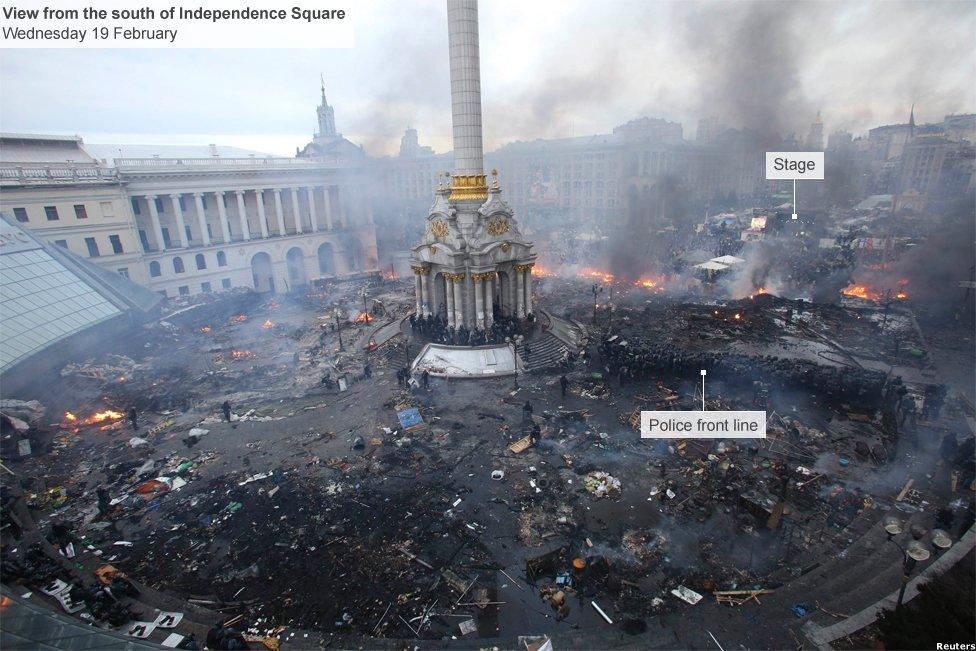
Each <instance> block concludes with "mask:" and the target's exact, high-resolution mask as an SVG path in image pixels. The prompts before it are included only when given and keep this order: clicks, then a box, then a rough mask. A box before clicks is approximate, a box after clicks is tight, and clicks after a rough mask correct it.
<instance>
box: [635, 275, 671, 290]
mask: <svg viewBox="0 0 976 651" xmlns="http://www.w3.org/2000/svg"><path fill="white" fill-rule="evenodd" d="M663 283H664V280H663V279H661V278H648V277H643V278H639V279H637V280H635V281H634V285H636V286H637V287H643V288H644V289H653V290H660V289H662V285H663Z"/></svg>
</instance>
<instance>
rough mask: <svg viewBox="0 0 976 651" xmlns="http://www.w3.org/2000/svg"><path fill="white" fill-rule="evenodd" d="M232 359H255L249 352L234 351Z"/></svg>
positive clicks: (231, 354) (231, 355)
mask: <svg viewBox="0 0 976 651" xmlns="http://www.w3.org/2000/svg"><path fill="white" fill-rule="evenodd" d="M230 357H231V359H247V358H248V357H254V353H252V352H251V351H249V350H234V351H231V353H230Z"/></svg>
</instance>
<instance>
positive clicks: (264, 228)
mask: <svg viewBox="0 0 976 651" xmlns="http://www.w3.org/2000/svg"><path fill="white" fill-rule="evenodd" d="M254 199H255V201H257V202H258V221H259V222H260V223H261V239H263V240H266V239H268V217H267V215H265V214H264V190H255V191H254Z"/></svg>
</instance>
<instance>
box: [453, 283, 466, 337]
mask: <svg viewBox="0 0 976 651" xmlns="http://www.w3.org/2000/svg"><path fill="white" fill-rule="evenodd" d="M460 276H461V280H457V281H454V327H456V328H460V327H461V326H462V325H464V281H465V277H464V274H460Z"/></svg>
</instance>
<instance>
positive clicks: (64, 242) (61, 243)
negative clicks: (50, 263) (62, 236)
mask: <svg viewBox="0 0 976 651" xmlns="http://www.w3.org/2000/svg"><path fill="white" fill-rule="evenodd" d="M54 243H55V244H57V245H58V246H60V247H61V248H62V249H66V248H68V240H54Z"/></svg>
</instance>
